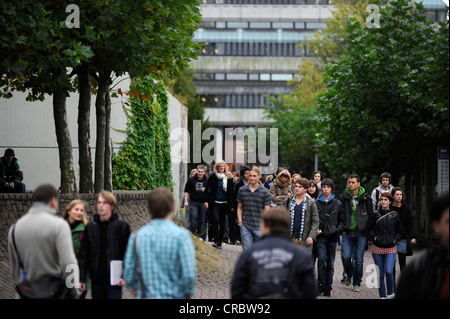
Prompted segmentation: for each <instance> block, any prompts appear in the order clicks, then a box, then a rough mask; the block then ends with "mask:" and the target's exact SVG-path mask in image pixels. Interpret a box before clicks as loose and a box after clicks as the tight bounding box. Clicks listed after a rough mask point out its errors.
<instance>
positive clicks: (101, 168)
mask: <svg viewBox="0 0 450 319" xmlns="http://www.w3.org/2000/svg"><path fill="white" fill-rule="evenodd" d="M109 82H110V80H109V73H108V72H100V74H99V79H98V91H97V98H96V100H95V109H96V116H97V139H96V144H95V145H96V146H95V181H94V192H95V193H98V192H100V191H102V190H103V187H104V184H105V131H106V110H105V96H106V93H107V91H108V90H107V88H108V87H109Z"/></svg>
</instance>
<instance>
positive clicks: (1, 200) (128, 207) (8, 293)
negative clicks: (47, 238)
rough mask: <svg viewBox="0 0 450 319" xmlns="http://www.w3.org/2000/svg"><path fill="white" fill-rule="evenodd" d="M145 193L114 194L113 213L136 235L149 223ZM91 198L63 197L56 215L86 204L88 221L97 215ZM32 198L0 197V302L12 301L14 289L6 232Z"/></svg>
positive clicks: (22, 196)
mask: <svg viewBox="0 0 450 319" xmlns="http://www.w3.org/2000/svg"><path fill="white" fill-rule="evenodd" d="M148 193H149V192H148V191H136V192H132V191H123V192H122V191H117V192H114V195H116V197H117V203H118V205H117V208H116V210H115V211H116V212H117V213H118V214H119V216H120V217H121V218H122V219H124V220H125V221H127V222H128V223H129V224H130V225H131V230H132V231H136V230H138V229H139V228H140V227H142V226H143V225H145V224H147V223H148V222H149V221H150V218H149V215H148V210H147V196H148ZM95 196H96V195H95V194H63V195H60V199H59V211H58V214H59V215H60V216H62V213H63V212H64V208H65V207H66V205H67V204H68V203H69V202H70V201H71V200H73V199H81V200H83V201H85V202H86V211H87V214H88V217H89V220H92V218H93V215H94V214H96V213H97V209H96V205H95V204H96V198H95ZM32 202H33V194H31V193H27V194H0V299H10V298H14V296H15V291H14V286H13V283H12V280H11V276H10V274H9V255H8V231H9V229H10V227H11V225H12V224H14V223H15V222H16V221H17V219H19V218H20V217H21V216H22V215H24V214H25V213H26V212H27V211H28V209H29V208H30V207H31V205H32Z"/></svg>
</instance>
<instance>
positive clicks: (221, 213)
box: [213, 203, 235, 245]
mask: <svg viewBox="0 0 450 319" xmlns="http://www.w3.org/2000/svg"><path fill="white" fill-rule="evenodd" d="M225 217H228V222H229V223H230V221H232V216H231V211H230V209H229V206H228V204H227V203H225V204H220V203H215V204H214V208H213V220H214V231H215V233H216V234H217V237H216V238H215V242H216V243H218V244H219V245H222V241H223V234H224V232H225ZM229 237H230V238H229V239H230V240H231V241H235V233H234V227H229Z"/></svg>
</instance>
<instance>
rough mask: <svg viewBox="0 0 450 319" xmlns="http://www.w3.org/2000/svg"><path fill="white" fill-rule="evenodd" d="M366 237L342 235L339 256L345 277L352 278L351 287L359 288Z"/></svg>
mask: <svg viewBox="0 0 450 319" xmlns="http://www.w3.org/2000/svg"><path fill="white" fill-rule="evenodd" d="M365 246H366V236H364V235H359V234H346V235H342V242H341V254H342V263H343V266H344V271H345V272H346V273H347V276H350V277H353V286H356V285H358V286H361V280H362V275H363V262H364V250H365ZM353 253H354V256H355V257H354V258H355V264H354V266H353V262H352V256H353Z"/></svg>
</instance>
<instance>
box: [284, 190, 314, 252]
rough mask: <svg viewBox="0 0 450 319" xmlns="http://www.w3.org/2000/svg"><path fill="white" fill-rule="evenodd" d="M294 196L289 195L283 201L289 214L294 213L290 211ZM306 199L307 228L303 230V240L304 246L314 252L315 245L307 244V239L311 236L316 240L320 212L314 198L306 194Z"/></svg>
mask: <svg viewBox="0 0 450 319" xmlns="http://www.w3.org/2000/svg"><path fill="white" fill-rule="evenodd" d="M294 196H295V195H294ZM294 196H291V197H288V198H286V199H285V200H284V201H283V205H284V207H286V208H287V210H288V211H289V214H292V213H293V212H291V211H290V207H291V201H292V198H294ZM305 200H306V212H305V228H304V230H303V236H302V242H303V244H304V245H303V247H305V248H306V249H308V250H309V251H310V252H312V249H313V245H306V239H307V238H308V237H311V238H312V239H313V240H316V237H317V231H318V230H319V223H320V220H319V212H318V210H317V206H316V203H315V202H314V199H311V198H309V197H307V196H305Z"/></svg>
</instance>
